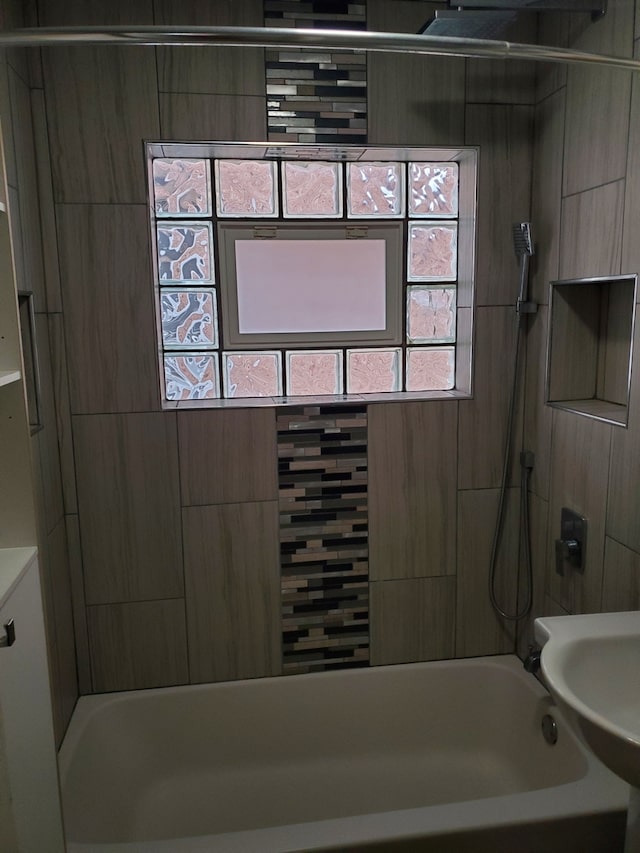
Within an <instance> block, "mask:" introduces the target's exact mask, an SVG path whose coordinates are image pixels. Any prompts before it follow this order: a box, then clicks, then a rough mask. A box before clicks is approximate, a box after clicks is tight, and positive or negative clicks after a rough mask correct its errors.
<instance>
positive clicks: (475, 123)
mask: <svg viewBox="0 0 640 853" xmlns="http://www.w3.org/2000/svg"><path fill="white" fill-rule="evenodd" d="M533 117H534V108H533V107H527V106H483V105H474V104H472V105H470V106H468V107H467V109H466V130H465V144H467V145H479V146H480V163H479V166H478V177H479V185H478V242H477V251H476V257H477V272H476V294H477V304H478V305H515V303H516V298H517V296H518V282H519V267H518V262H517V260H516V258H515V255H514V251H513V232H512V225H513V223H514V222H525V221H528V220H529V218H530V211H531V166H532V162H533ZM496 187H500V188H501V190H500V203H499V204H496Z"/></svg>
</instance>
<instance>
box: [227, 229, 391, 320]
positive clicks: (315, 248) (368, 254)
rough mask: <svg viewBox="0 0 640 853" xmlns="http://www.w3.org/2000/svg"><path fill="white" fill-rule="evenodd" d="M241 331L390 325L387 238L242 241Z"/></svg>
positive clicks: (238, 261) (239, 255) (239, 280)
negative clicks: (387, 293)
mask: <svg viewBox="0 0 640 853" xmlns="http://www.w3.org/2000/svg"><path fill="white" fill-rule="evenodd" d="M235 250H236V274H237V293H238V327H239V331H240V333H241V334H249V333H251V334H254V333H266V334H274V333H287V332H343V331H344V332H348V331H372V330H384V329H385V327H386V293H385V241H384V240H237V241H236V244H235Z"/></svg>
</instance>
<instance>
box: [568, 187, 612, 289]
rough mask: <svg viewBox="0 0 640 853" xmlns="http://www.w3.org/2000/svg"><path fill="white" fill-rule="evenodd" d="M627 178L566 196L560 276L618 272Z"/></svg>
mask: <svg viewBox="0 0 640 853" xmlns="http://www.w3.org/2000/svg"><path fill="white" fill-rule="evenodd" d="M624 189H625V188H624V181H616V182H614V183H612V184H607V185H606V186H604V187H596V189H593V190H587V191H586V192H583V193H579V194H578V195H573V196H570V197H569V198H565V199H563V202H562V225H561V240H560V278H561V279H570V278H585V277H589V278H590V277H593V276H602V275H618V274H619V273H620V259H621V246H622V213H623V206H624V194H625V193H624Z"/></svg>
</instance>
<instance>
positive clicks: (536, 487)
mask: <svg viewBox="0 0 640 853" xmlns="http://www.w3.org/2000/svg"><path fill="white" fill-rule="evenodd" d="M547 324H548V308H547V306H546V305H541V306H540V307H539V308H538V311H537V313H536V314H535V315H534V316H533V317H530V318H529V329H528V333H527V365H526V374H525V376H526V379H525V383H526V384H525V401H524V447H525V449H526V450H532V451H533V452H534V454H535V463H534V466H533V472H532V474H531V489H532V491H533V492H535V494H537V495H538V496H539V497H542V498H545V499H546V498H547V497H548V495H549V459H550V454H551V424H552V417H551V416H552V410H551V408H550V407H549V406H547V405H545V397H546V394H545V372H546V368H547Z"/></svg>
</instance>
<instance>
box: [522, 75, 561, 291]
mask: <svg viewBox="0 0 640 853" xmlns="http://www.w3.org/2000/svg"><path fill="white" fill-rule="evenodd" d="M564 107H565V90H564V89H561V90H560V91H559V92H556V93H555V94H553V95H551V96H550V97H548V98H546V100H544V101H543V102H542V103H541V104H539V105H538V106H537V107H536V136H535V147H534V159H533V179H532V199H531V202H532V214H531V220H532V233H533V241H534V248H535V255H534V256H533V258H532V259H531V275H530V282H531V296H532V298H533V299H534V300H535V301H536V302H538V303H546V302H548V301H549V282H550V281H555V280H556V279H557V278H558V263H559V250H560V212H561V205H562V144H563V139H564Z"/></svg>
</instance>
